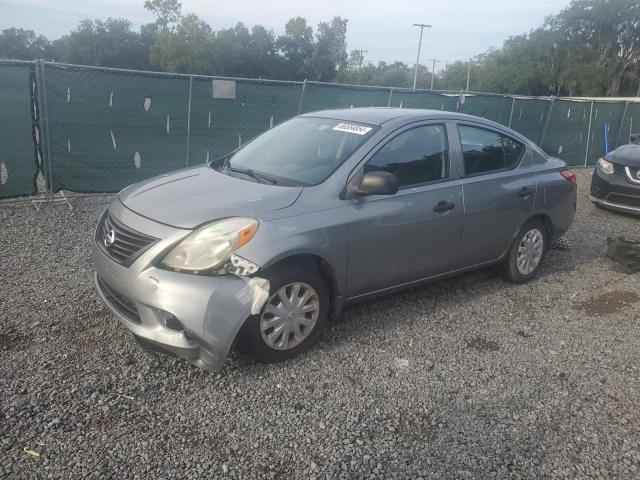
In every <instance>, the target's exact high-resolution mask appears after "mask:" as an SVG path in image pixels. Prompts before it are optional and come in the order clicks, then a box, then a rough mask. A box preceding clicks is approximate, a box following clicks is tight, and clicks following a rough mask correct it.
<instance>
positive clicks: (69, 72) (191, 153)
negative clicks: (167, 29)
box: [0, 61, 640, 198]
mask: <svg viewBox="0 0 640 480" xmlns="http://www.w3.org/2000/svg"><path fill="white" fill-rule="evenodd" d="M371 106H373V107H400V108H427V109H434V110H445V111H456V112H461V113H467V114H470V115H476V116H479V117H483V118H487V119H490V120H494V121H496V122H499V123H501V124H503V125H506V126H509V127H511V128H513V129H514V130H516V131H518V132H520V133H522V134H523V135H525V136H526V137H528V138H530V139H531V140H533V141H534V142H536V143H538V144H539V145H540V146H541V147H542V148H543V149H544V150H545V151H547V152H548V153H549V154H551V155H554V156H557V157H560V158H562V159H563V160H565V161H566V162H567V163H568V164H569V165H573V166H576V165H590V164H594V163H595V162H596V161H597V159H598V158H599V157H600V156H602V155H603V154H604V150H605V131H606V132H607V133H606V135H607V139H608V145H609V148H610V149H613V148H615V147H616V146H618V145H621V144H623V143H626V142H627V140H628V137H629V135H630V133H632V132H633V129H634V124H635V126H636V127H637V126H638V122H639V121H640V103H637V102H633V101H626V102H625V101H607V100H604V99H594V100H580V99H559V98H527V97H518V96H508V95H494V94H481V93H464V94H462V93H459V92H437V91H424V90H422V91H420V90H418V91H412V90H410V89H402V88H388V87H368V86H356V85H341V84H330V83H320V82H308V81H305V82H284V81H272V80H255V79H238V78H222V77H206V76H197V75H178V74H167V73H157V72H141V71H129V70H119V69H107V68H97V67H87V66H78V65H66V64H57V63H48V62H42V61H36V62H13V61H1V62H0V145H1V146H2V148H1V149H0V198H9V197H20V196H32V195H36V194H43V193H46V194H48V195H49V198H51V196H52V195H53V193H55V192H59V191H71V192H77V193H112V192H117V191H118V190H120V189H122V188H123V187H125V186H126V185H129V184H131V183H134V182H137V181H140V180H143V179H146V178H149V177H152V176H154V175H159V174H163V173H166V172H169V171H171V170H176V169H179V168H183V167H188V166H189V165H195V164H202V163H204V162H206V161H208V160H210V159H215V158H218V157H220V156H223V155H225V154H226V153H228V152H230V151H232V150H234V149H235V148H237V147H238V146H240V145H242V144H243V143H245V142H247V141H248V140H250V139H251V138H253V137H255V136H256V135H258V134H260V133H261V132H263V131H265V130H267V129H269V128H271V127H273V126H274V125H276V124H278V123H280V122H282V121H284V120H286V119H288V118H291V117H293V116H295V115H297V114H299V113H304V112H311V111H316V110H322V109H328V108H354V107H371Z"/></svg>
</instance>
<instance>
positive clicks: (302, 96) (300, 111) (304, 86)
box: [298, 78, 307, 115]
mask: <svg viewBox="0 0 640 480" xmlns="http://www.w3.org/2000/svg"><path fill="white" fill-rule="evenodd" d="M306 91H307V79H306V78H305V79H304V82H302V92H300V100H299V101H298V115H300V114H301V113H302V101H303V100H304V92H306Z"/></svg>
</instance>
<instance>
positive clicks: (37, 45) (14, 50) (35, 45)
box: [0, 28, 51, 60]
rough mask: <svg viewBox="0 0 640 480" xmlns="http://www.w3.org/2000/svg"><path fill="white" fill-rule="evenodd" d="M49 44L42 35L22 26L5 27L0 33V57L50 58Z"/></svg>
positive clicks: (20, 58) (22, 58)
mask: <svg viewBox="0 0 640 480" xmlns="http://www.w3.org/2000/svg"><path fill="white" fill-rule="evenodd" d="M50 57H51V44H50V43H49V40H47V39H46V38H45V37H43V36H42V35H36V34H35V32H34V31H32V30H23V29H22V28H7V29H6V30H3V31H2V32H1V33H0V58H9V59H13V60H34V59H50Z"/></svg>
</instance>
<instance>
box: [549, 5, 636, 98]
mask: <svg viewBox="0 0 640 480" xmlns="http://www.w3.org/2000/svg"><path fill="white" fill-rule="evenodd" d="M557 23H558V27H559V28H560V29H561V30H563V31H564V32H566V36H567V38H568V40H569V41H570V42H571V43H572V44H574V45H579V46H580V47H581V49H582V51H583V52H584V53H587V52H588V53H590V54H591V55H585V56H589V57H591V58H590V59H591V60H592V61H595V63H596V64H597V65H598V66H599V67H600V68H601V69H602V73H603V74H604V80H605V84H606V94H607V95H612V96H617V95H619V93H620V88H621V85H622V82H623V80H624V78H625V76H626V75H627V73H628V72H630V71H633V70H635V68H636V65H637V64H638V62H640V3H639V2H638V1H637V0H608V1H602V0H573V1H572V2H571V4H570V6H569V7H568V8H566V9H565V10H563V11H562V12H561V13H560V14H559V15H558V18H557Z"/></svg>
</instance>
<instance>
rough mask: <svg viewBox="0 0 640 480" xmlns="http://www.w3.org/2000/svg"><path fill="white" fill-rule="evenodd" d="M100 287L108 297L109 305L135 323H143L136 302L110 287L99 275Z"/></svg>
mask: <svg viewBox="0 0 640 480" xmlns="http://www.w3.org/2000/svg"><path fill="white" fill-rule="evenodd" d="M98 287H99V288H100V290H101V291H102V294H103V295H104V296H105V298H106V299H107V302H108V303H109V305H110V306H111V307H112V308H113V309H114V310H115V311H116V312H118V313H119V314H121V315H122V316H124V317H126V318H128V319H129V320H131V321H132V322H134V323H138V324H139V323H142V322H141V321H140V313H139V312H138V308H137V307H136V305H135V303H133V302H132V301H131V300H129V299H128V298H127V297H125V296H124V295H122V294H121V293H118V292H116V291H115V290H113V289H112V288H111V287H109V286H108V285H107V284H106V283H104V281H103V280H102V278H100V277H98Z"/></svg>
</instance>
